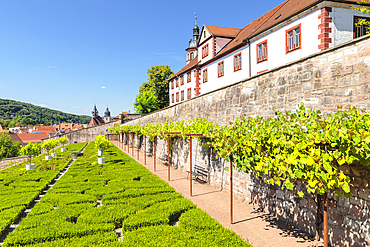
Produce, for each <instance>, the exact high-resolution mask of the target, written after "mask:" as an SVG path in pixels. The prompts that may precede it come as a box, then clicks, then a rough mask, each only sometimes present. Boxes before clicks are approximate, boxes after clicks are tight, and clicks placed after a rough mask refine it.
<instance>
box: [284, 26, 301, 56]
mask: <svg viewBox="0 0 370 247" xmlns="http://www.w3.org/2000/svg"><path fill="white" fill-rule="evenodd" d="M286 44H287V47H286V52H287V53H288V52H291V51H294V50H297V49H299V48H301V24H299V25H298V26H295V27H293V28H291V29H289V30H287V31H286Z"/></svg>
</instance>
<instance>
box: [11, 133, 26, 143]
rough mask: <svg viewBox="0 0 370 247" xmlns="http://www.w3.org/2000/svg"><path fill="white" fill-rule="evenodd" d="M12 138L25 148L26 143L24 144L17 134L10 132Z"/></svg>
mask: <svg viewBox="0 0 370 247" xmlns="http://www.w3.org/2000/svg"><path fill="white" fill-rule="evenodd" d="M9 135H10V138H12V141H14V142H19V143H20V144H21V145H22V146H25V145H26V143H24V142H23V141H22V140H21V138H19V137H18V135H17V134H16V133H13V132H9Z"/></svg>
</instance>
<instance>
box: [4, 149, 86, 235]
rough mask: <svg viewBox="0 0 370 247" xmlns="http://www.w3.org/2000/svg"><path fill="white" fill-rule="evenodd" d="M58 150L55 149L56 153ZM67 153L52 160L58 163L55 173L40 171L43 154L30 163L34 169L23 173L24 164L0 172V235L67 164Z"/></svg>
mask: <svg viewBox="0 0 370 247" xmlns="http://www.w3.org/2000/svg"><path fill="white" fill-rule="evenodd" d="M85 145H86V143H76V144H71V145H68V146H67V150H73V151H74V150H79V151H80V150H81V149H82V148H83V147H84V146H85ZM56 151H58V149H57V150H56ZM69 154H70V152H68V151H67V152H66V153H63V154H62V155H59V156H57V157H55V158H53V159H54V162H56V164H58V167H57V169H55V170H44V169H43V167H42V163H43V162H46V161H44V157H45V155H40V156H38V157H36V158H34V159H32V162H33V163H35V165H36V167H35V169H34V170H29V171H27V170H26V167H25V163H20V164H18V165H16V166H12V167H9V168H7V169H5V170H2V171H0V198H1V200H0V236H1V235H2V234H3V233H4V232H5V231H6V230H7V229H8V228H9V226H10V225H11V224H13V223H15V221H16V220H17V219H18V218H19V217H20V216H21V215H22V214H23V212H24V210H25V209H26V207H28V206H29V205H30V204H31V203H32V202H33V201H34V200H35V199H36V198H37V197H38V196H39V195H40V194H41V193H42V191H43V190H45V188H46V187H47V186H48V185H49V184H50V183H51V182H52V181H53V180H54V179H55V177H56V176H57V175H58V174H59V172H60V171H61V170H63V169H64V168H65V167H66V166H67V165H68V163H69V162H70V161H71V158H70V157H69Z"/></svg>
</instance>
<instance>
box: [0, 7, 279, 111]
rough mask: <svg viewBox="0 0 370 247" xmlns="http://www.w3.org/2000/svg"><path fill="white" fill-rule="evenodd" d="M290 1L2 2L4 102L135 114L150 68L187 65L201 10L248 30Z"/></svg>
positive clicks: (209, 18)
mask: <svg viewBox="0 0 370 247" xmlns="http://www.w3.org/2000/svg"><path fill="white" fill-rule="evenodd" d="M282 2H283V0H259V1H233V0H231V1H218V0H217V1H216V0H213V1H208V0H207V1H204V0H203V1H141V0H137V1H123V0H121V1H116V0H77V1H76V0H71V1H68V0H63V1H54V0H49V1H47V0H42V1H41V0H32V1H29V0H23V1H19V0H12V1H1V2H0V98H2V99H12V100H17V101H22V102H27V103H31V104H35V105H40V106H46V107H48V108H51V109H57V110H61V111H64V112H69V113H75V114H80V115H90V113H91V111H92V108H93V106H94V103H96V105H97V108H98V110H99V112H100V113H101V114H102V113H103V112H104V111H105V108H106V105H107V104H109V108H110V110H111V113H112V115H113V116H116V115H118V113H119V112H121V111H128V110H131V112H132V111H133V102H134V101H135V96H136V95H137V94H138V91H139V88H140V86H141V84H142V83H143V82H146V81H148V77H147V69H149V68H150V66H154V65H169V66H170V67H171V69H172V70H173V71H174V72H177V71H178V70H179V69H181V68H182V67H183V66H184V65H185V49H186V48H187V46H188V42H189V40H190V38H191V37H192V28H193V26H194V12H195V11H196V12H197V17H198V26H199V27H200V28H201V26H202V25H203V24H208V25H214V26H224V27H235V28H242V27H244V26H246V25H247V24H248V23H250V22H251V21H253V20H254V19H256V18H258V17H259V16H261V15H263V14H264V13H266V12H267V11H269V10H271V9H272V8H274V7H276V6H277V5H279V4H280V3H282Z"/></svg>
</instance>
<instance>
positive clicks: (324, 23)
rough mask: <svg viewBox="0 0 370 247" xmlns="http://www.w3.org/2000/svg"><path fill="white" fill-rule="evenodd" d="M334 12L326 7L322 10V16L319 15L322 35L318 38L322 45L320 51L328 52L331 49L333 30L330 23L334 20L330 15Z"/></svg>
mask: <svg viewBox="0 0 370 247" xmlns="http://www.w3.org/2000/svg"><path fill="white" fill-rule="evenodd" d="M330 12H332V8H331V7H324V8H322V9H321V14H319V20H320V24H319V30H320V34H319V36H318V38H319V41H320V44H319V49H320V50H321V51H323V50H326V49H328V48H329V45H330V43H331V38H329V37H330V33H331V28H330V27H329V23H330V22H332V19H331V17H330V15H329V13H330Z"/></svg>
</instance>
